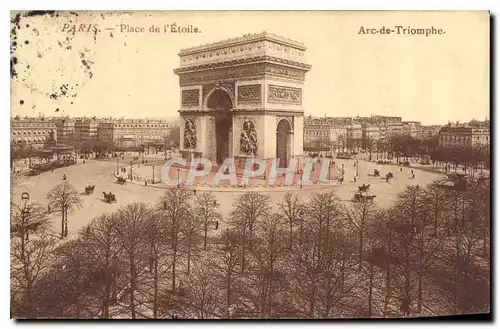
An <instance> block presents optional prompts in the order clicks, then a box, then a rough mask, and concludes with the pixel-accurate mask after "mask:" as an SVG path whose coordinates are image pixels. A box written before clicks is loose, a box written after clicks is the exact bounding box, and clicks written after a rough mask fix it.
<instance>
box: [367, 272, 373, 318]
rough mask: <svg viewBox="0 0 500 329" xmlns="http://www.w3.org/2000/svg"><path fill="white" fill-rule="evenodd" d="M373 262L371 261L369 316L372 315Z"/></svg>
mask: <svg viewBox="0 0 500 329" xmlns="http://www.w3.org/2000/svg"><path fill="white" fill-rule="evenodd" d="M372 293H373V263H370V284H369V288H368V317H369V318H370V317H371V316H372Z"/></svg>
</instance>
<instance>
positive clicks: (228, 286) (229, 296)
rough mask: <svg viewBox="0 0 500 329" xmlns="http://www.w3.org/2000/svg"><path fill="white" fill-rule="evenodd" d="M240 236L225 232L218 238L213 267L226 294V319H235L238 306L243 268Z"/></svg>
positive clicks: (235, 233)
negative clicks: (236, 306)
mask: <svg viewBox="0 0 500 329" xmlns="http://www.w3.org/2000/svg"><path fill="white" fill-rule="evenodd" d="M240 242H241V240H240V235H239V233H238V232H237V231H236V230H229V229H227V230H225V231H223V232H222V233H221V234H219V235H218V236H217V238H216V241H215V244H216V246H217V249H216V251H215V257H214V262H213V266H214V268H215V270H216V271H217V279H218V281H219V287H220V288H219V289H220V291H221V292H223V294H224V306H223V312H224V316H225V318H226V319H231V318H232V317H233V311H234V308H235V305H237V304H238V298H237V297H238V294H237V292H238V287H239V281H240V275H239V272H241V271H238V269H239V268H241V265H242V264H241V260H242V257H241V245H240Z"/></svg>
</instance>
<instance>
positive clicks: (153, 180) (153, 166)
mask: <svg viewBox="0 0 500 329" xmlns="http://www.w3.org/2000/svg"><path fill="white" fill-rule="evenodd" d="M151 168H152V169H153V179H152V180H151V184H154V183H155V165H152V166H151Z"/></svg>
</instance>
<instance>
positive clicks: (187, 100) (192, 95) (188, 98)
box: [182, 89, 200, 106]
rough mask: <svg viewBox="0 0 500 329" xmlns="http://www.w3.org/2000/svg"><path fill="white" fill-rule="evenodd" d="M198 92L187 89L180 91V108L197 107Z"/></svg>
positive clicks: (198, 103)
mask: <svg viewBox="0 0 500 329" xmlns="http://www.w3.org/2000/svg"><path fill="white" fill-rule="evenodd" d="M199 105H200V91H199V90H198V89H189V90H183V91H182V106H199Z"/></svg>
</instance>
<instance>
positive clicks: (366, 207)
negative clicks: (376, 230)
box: [345, 199, 375, 271]
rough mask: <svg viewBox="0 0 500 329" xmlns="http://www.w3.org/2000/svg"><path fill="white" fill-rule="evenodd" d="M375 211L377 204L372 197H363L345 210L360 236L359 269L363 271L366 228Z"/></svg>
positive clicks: (348, 219)
mask: <svg viewBox="0 0 500 329" xmlns="http://www.w3.org/2000/svg"><path fill="white" fill-rule="evenodd" d="M374 211H375V204H374V202H373V200H371V199H362V200H360V201H359V202H356V203H354V205H353V206H352V207H346V210H345V213H346V217H347V221H348V223H349V225H350V227H351V229H352V231H353V232H354V234H355V235H356V236H357V237H358V271H361V266H362V263H363V253H364V240H365V236H366V230H367V226H369V225H371V221H372V218H373V213H374Z"/></svg>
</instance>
